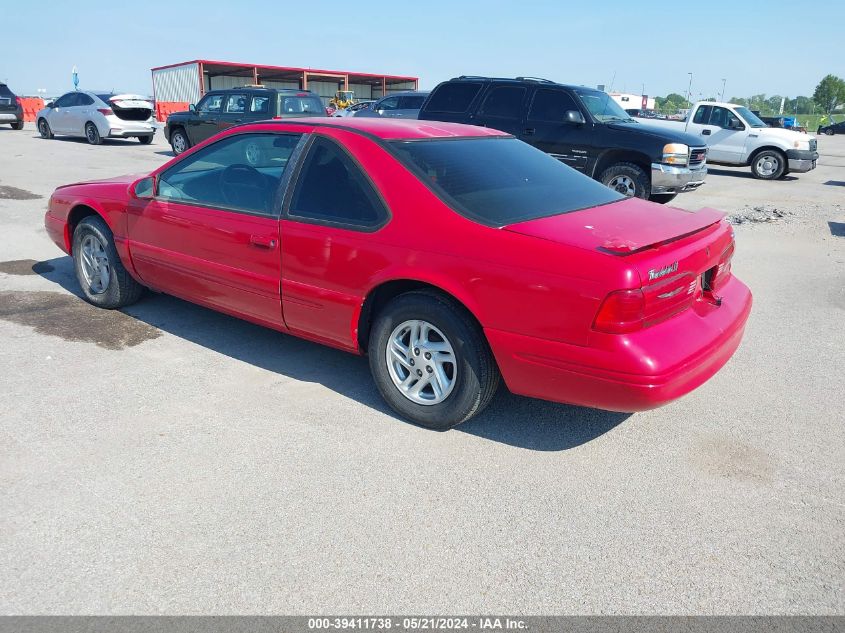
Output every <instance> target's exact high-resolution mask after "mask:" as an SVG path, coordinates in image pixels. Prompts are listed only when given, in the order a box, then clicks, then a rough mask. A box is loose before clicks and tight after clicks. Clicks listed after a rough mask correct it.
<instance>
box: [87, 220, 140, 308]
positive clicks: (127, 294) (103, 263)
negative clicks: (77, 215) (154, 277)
mask: <svg viewBox="0 0 845 633" xmlns="http://www.w3.org/2000/svg"><path fill="white" fill-rule="evenodd" d="M73 266H74V270H75V272H76V279H77V281H79V286H80V288H81V289H82V294H83V295H84V296H85V298H86V299H87V300H88V301H89V302H90V303H93V304H94V305H95V306H98V307H100V308H107V309H113V308H122V307H123V306H127V305H129V304H131V303H135V302H136V301H137V300H138V298H139V297H140V296H141V293H142V292H143V290H144V287H143V286H142V285H141V284H139V283H138V282H137V281H135V280H134V279H133V278H132V276H131V275H130V274H129V272H128V271H127V270H126V268H125V267H124V266H123V262H121V261H120V256H119V255H118V254H117V250H116V249H115V247H114V236H113V235H112V232H111V230H110V229H109V227H108V225H107V224H106V223H105V221H104V220H103V219H102V218H100V217H98V216H94V215H92V216H88V217H87V218H84V219H83V220H82V221H81V222H80V223H79V224H78V225H77V226H76V229H75V230H74V231H73Z"/></svg>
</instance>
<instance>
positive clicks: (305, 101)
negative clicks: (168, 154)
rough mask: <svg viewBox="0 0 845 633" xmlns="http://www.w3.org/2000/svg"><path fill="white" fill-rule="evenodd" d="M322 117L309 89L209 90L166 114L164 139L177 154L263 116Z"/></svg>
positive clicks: (317, 100) (321, 109) (320, 105)
mask: <svg viewBox="0 0 845 633" xmlns="http://www.w3.org/2000/svg"><path fill="white" fill-rule="evenodd" d="M303 116H305V117H312V116H318V117H324V116H328V115H327V114H326V108H325V106H324V105H323V102H322V101H321V100H320V97H319V96H317V95H316V94H315V93H313V92H311V91H310V90H293V89H277V88H264V87H243V88H231V89H228V90H210V91H209V92H207V93H206V94H205V96H204V97H203V98H202V99H200V101H199V103H198V104H196V106H194V105H193V104H191V106H190V108H189V110H188V111H186V112H174V113H173V114H171V115H170V116H169V117H167V123H166V124H165V126H164V138H166V139H167V141H168V142H169V143H170V146H171V147H172V148H173V153H174V154H175V155H176V156H178V155H179V154H181V153H182V152H184V151H185V150H187V149H189V148H191V147H193V146H194V145H196V144H197V143H201V142H202V141H204V140H206V139H208V138H211V137H212V136H214V135H215V134H217V133H218V132H220V131H222V130H225V129H226V128H229V127H231V126H233V125H238V124H240V123H248V122H250V121H261V120H263V119H289V118H292V117H303Z"/></svg>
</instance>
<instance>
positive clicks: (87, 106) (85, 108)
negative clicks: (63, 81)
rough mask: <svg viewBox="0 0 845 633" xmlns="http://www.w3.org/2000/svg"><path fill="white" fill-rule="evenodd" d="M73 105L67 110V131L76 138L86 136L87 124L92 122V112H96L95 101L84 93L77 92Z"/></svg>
mask: <svg viewBox="0 0 845 633" xmlns="http://www.w3.org/2000/svg"><path fill="white" fill-rule="evenodd" d="M75 97H76V98H75V99H74V102H73V105H72V106H71V107H70V108H68V109H67V110H66V113H67V123H68V127H67V131H68V132H69V133H70V134H74V135H76V136H85V124H86V123H88V121H90V120H91V111H92V110H94V109H95V108H94V99H92V98H91V95H87V94H85V93H84V92H77V93H76V95H75Z"/></svg>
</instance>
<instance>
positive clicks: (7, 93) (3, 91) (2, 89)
mask: <svg viewBox="0 0 845 633" xmlns="http://www.w3.org/2000/svg"><path fill="white" fill-rule="evenodd" d="M0 95H2V96H4V97H14V96H15V95H14V94H12V91H11V90H9V86H7V85H6V84H0Z"/></svg>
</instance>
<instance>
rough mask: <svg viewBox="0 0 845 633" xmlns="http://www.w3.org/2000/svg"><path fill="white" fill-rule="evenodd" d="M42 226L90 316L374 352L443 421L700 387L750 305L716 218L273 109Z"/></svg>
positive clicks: (384, 123) (54, 203)
mask: <svg viewBox="0 0 845 633" xmlns="http://www.w3.org/2000/svg"><path fill="white" fill-rule="evenodd" d="M45 224H46V227H47V231H48V233H49V235H50V236H51V238H52V239H53V241H55V242H56V244H58V246H59V247H60V248H61V249H62V250H64V251H65V252H66V253H69V254H70V255H72V256H73V260H74V264H75V269H76V275H77V277H78V279H79V283H80V285H81V287H82V291H83V293H84V295H85V297H86V298H87V299H88V301H90V302H91V303H93V304H94V305H97V306H100V307H102V308H120V307H122V306H126V305H128V304H130V303H132V302H133V301H136V300H137V299H138V298H139V297H140V296H141V294H142V291H143V289H144V288H145V287H147V288H152V289H155V290H157V291H160V292H165V293H168V294H171V295H174V296H177V297H181V298H183V299H186V300H188V301H193V302H195V303H199V304H202V305H204V306H208V307H210V308H213V309H215V310H220V311H222V312H225V313H228V314H231V315H235V316H238V317H241V318H244V319H247V320H249V321H253V322H255V323H259V324H262V325H265V326H267V327H271V328H275V329H277V330H280V331H282V332H288V333H290V334H294V335H296V336H301V337H303V338H306V339H310V340H312V341H317V342H319V343H324V344H326V345H331V346H334V347H338V348H340V349H344V350H347V351H349V352H353V353H357V354H364V353H366V354H367V355H368V356H369V363H370V368H371V371H372V374H373V378H374V379H375V382H376V385H377V386H378V389H379V391H380V392H381V394H382V395H383V396H384V398H385V400H386V401H387V402H388V403H389V404H390V406H391V407H393V408H394V409H395V410H396V411H397V412H398V413H400V414H401V415H403V416H405V417H407V418H409V419H411V420H413V421H415V422H417V423H419V424H421V425H424V426H427V427H431V428H437V429H445V428H449V427H452V426H454V425H456V424H459V423H460V422H463V421H465V420H467V419H469V418H471V417H472V416H473V415H475V414H477V413H478V412H479V411H481V410H482V409H483V408H484V407H485V406H486V405H487V404H488V403H489V401H490V400H491V398H492V397H493V395H494V393H495V392H496V389H497V387H498V385H499V382H500V379H504V382H505V384H506V385H507V387H508V388H509V389H510V390H511V391H513V392H514V393H517V394H523V395H526V396H531V397H535V398H543V399H546V400H553V401H556V402H566V403H573V404H578V405H584V406H589V407H598V408H601V409H608V410H615V411H638V410H643V409H649V408H653V407H656V406H659V405H661V404H664V403H666V402H668V401H670V400H673V399H675V398H678V397H679V396H682V395H684V394H686V393H688V392H689V391H691V390H692V389H695V388H696V387H698V386H699V385H701V384H702V383H703V382H705V381H706V380H707V379H708V378H710V377H711V376H712V375H713V374H714V373H716V371H718V370H719V368H720V367H722V365H724V364H725V362H727V360H728V359H729V358H730V356H731V355H732V354H733V352H734V350H736V348H737V346H738V345H739V342H740V339H741V338H742V334H743V330H744V328H745V322H746V320H747V318H748V314H749V312H750V310H751V294H750V292H749V290H748V288H747V287H746V286H745V285H744V284H743V283H742V282H741V281H740V280H739V279H737V278H736V277H734V276H733V275H732V274H731V256H732V255H733V251H734V240H733V231H732V229H731V227H730V225H729V224H728V223H727V222H726V221H725V220H724V218H723V214H722V213H720V212H717V211H714V210H711V209H701V210H699V211H696V212H690V211H682V210H679V209H674V208H671V207H666V206H663V205H659V204H652V203H650V202H647V201H644V200H640V199H628V198H623V197H622V196H620V194H618V193H616V192H614V191H611V190H610V189H608V188H606V187H604V186H603V185H601V184H599V183H597V182H595V181H593V180H592V179H590V178H588V177H587V176H584V175H583V174H581V173H579V172H577V171H575V170H573V169H571V168H570V167H567V166H566V165H564V164H562V163H560V162H559V161H557V160H555V159H554V158H551V157H550V156H548V155H547V154H545V153H543V152H541V151H539V150H536V149H534V148H532V147H531V146H529V145H527V144H525V143H523V142H521V141H519V140H517V139H515V138H513V137H511V136H508V135H506V134H503V133H501V132H497V131H495V130H490V129H486V128H480V127H471V126H464V125H457V124H448V123H437V122H431V121H396V120H389V119H356V118H347V119H343V118H341V119H331V120H325V119H324V120H323V121H320V122H315V120H314V119H308V120H287V121H267V122H263V123H255V124H250V125H243V126H240V127H235V128H232V129H230V130H228V131H226V132H224V133H222V134H219V135H217V136H216V137H214V138H212V139H209V141H207V142H205V143H203V144H201V145H198V146H196V147H194V148H192V149H191V150H190V151H187V152H185V153H184V154H182V155H181V156H179V157H178V158H176V159H174V160H171V161H170V162H169V163H167V164H165V165H164V166H163V167H161V168H160V169H157V170H156V171H154V172H153V173H152V174H150V175H148V176H145V177H142V178H138V177H137V176H135V177H124V178H114V179H112V180H102V181H97V182H87V183H80V184H74V185H68V186H64V187H60V188H59V189H57V190H56V191H55V192H54V193H53V195H52V197H51V198H50V203H49V209H48V211H47V215H46V217H45Z"/></svg>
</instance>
